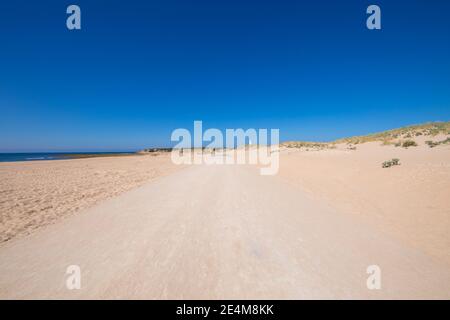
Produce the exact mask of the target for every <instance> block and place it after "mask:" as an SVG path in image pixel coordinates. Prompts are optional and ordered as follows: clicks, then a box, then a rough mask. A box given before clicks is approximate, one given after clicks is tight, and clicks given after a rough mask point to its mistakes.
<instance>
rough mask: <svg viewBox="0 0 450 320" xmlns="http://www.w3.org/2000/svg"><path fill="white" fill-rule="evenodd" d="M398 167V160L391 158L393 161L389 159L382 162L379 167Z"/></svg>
mask: <svg viewBox="0 0 450 320" xmlns="http://www.w3.org/2000/svg"><path fill="white" fill-rule="evenodd" d="M398 165H400V159H397V158H393V159H391V160H388V161H384V162H383V163H382V164H381V167H382V168H390V167H392V166H398Z"/></svg>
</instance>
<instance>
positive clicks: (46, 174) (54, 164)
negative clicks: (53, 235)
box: [0, 155, 180, 245]
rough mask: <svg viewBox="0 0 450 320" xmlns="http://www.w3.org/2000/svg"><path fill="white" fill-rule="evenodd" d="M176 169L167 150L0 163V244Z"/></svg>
mask: <svg viewBox="0 0 450 320" xmlns="http://www.w3.org/2000/svg"><path fill="white" fill-rule="evenodd" d="M179 168H180V167H178V166H175V165H173V164H172V162H171V160H170V156H169V155H159V156H150V155H142V156H124V157H104V158H89V159H73V160H55V161H30V162H9V163H0V245H1V243H2V242H5V241H7V240H10V239H13V238H15V237H20V236H23V235H27V234H29V233H30V232H32V231H34V230H35V229H38V228H40V227H42V226H44V225H47V224H50V223H54V222H56V221H58V220H59V219H60V218H62V217H66V216H68V215H70V214H72V213H74V212H76V211H78V210H80V209H84V208H88V207H90V206H92V205H94V204H96V203H97V202H99V201H101V200H104V199H107V198H110V197H112V196H116V195H118V194H121V193H123V192H125V191H128V190H130V189H133V188H136V187H138V186H140V185H142V184H144V183H145V182H147V181H149V180H151V179H154V178H157V177H159V176H163V175H166V174H169V173H171V172H173V171H174V170H177V169H179Z"/></svg>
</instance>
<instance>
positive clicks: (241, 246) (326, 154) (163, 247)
mask: <svg viewBox="0 0 450 320" xmlns="http://www.w3.org/2000/svg"><path fill="white" fill-rule="evenodd" d="M288 152H289V154H288ZM448 155H449V150H448V147H446V146H445V147H439V149H438V148H436V149H425V148H420V147H419V148H417V149H413V148H410V149H408V150H403V149H398V148H396V149H395V148H393V147H392V148H391V147H379V146H377V145H373V144H367V145H363V146H358V149H357V150H356V151H351V152H347V151H343V150H339V149H338V150H324V151H321V152H298V151H294V152H292V150H290V151H283V152H282V159H281V165H282V168H281V172H280V174H279V175H278V176H261V175H259V170H258V169H257V168H256V167H254V166H244V165H235V166H223V165H213V166H206V165H200V166H192V167H188V168H186V169H184V170H180V171H178V172H175V173H173V174H171V175H168V176H166V177H161V178H159V179H156V180H154V181H150V182H149V183H148V184H145V185H143V186H142V187H140V188H137V189H135V190H132V191H130V192H127V193H124V194H121V195H119V196H117V197H115V198H111V199H108V200H105V201H103V202H101V203H99V204H97V205H95V206H93V207H91V208H89V209H86V210H82V211H80V212H79V213H78V214H74V215H71V216H70V217H68V218H67V219H63V220H60V221H59V222H58V223H55V224H53V225H49V226H46V227H44V228H41V229H40V230H37V231H36V232H33V233H32V234H31V235H29V236H27V237H23V238H21V239H13V240H11V241H8V242H6V243H5V244H4V245H3V246H2V247H0V297H1V298H74V299H76V298H97V299H98V298H140V299H154V298H169V299H178V298H185V299H197V298H206V299H216V298H225V299H240V298H243V299H247V298H252V299H258V298H274V299H280V298H287V299H300V298H383V299H385V298H442V299H449V298H450V290H449V289H450V268H449V264H448V262H447V257H448V256H447V253H446V252H445V250H444V248H445V246H446V245H447V243H448V235H447V234H446V233H445V232H443V231H444V230H445V229H446V230H448V216H449V215H448V208H449V206H448V197H445V195H447V196H448V192H449V190H450V189H449V188H448V181H449V180H448V177H449V176H448V174H449V157H448ZM391 157H398V158H400V160H401V163H402V165H401V166H399V167H393V168H389V169H381V162H382V161H384V160H387V159H389V158H391ZM98 160H100V159H95V161H98ZM124 161H125V160H124ZM127 161H133V160H127ZM53 163H54V165H57V163H55V162H53ZM130 170H131V168H130ZM423 211H425V212H423ZM409 233H412V234H413V235H412V236H410V235H409ZM427 234H428V237H426V235H427ZM373 264H375V265H378V266H380V268H381V271H382V288H381V290H368V288H367V287H366V280H367V277H368V275H367V274H366V268H367V267H368V266H369V265H373ZM69 265H78V266H80V268H81V275H82V280H81V283H82V287H81V289H80V290H68V289H67V288H66V285H65V281H66V278H67V275H66V268H67V267H68V266H69Z"/></svg>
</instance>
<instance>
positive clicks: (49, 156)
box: [0, 152, 131, 162]
mask: <svg viewBox="0 0 450 320" xmlns="http://www.w3.org/2000/svg"><path fill="white" fill-rule="evenodd" d="M130 153H131V152H73V153H70V152H69V153H68V152H64V153H63V152H52V153H0V162H14V161H39V160H67V159H73V158H77V156H76V155H79V154H83V155H99V154H130Z"/></svg>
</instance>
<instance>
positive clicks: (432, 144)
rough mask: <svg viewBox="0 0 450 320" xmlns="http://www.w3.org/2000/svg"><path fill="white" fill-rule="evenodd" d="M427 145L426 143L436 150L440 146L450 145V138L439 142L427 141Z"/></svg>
mask: <svg viewBox="0 0 450 320" xmlns="http://www.w3.org/2000/svg"><path fill="white" fill-rule="evenodd" d="M425 143H426V144H427V145H428V146H429V147H430V148H434V147H436V146H438V145H441V144H449V143H450V138H447V139H445V140H442V141H437V142H435V141H431V140H427V141H425Z"/></svg>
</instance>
